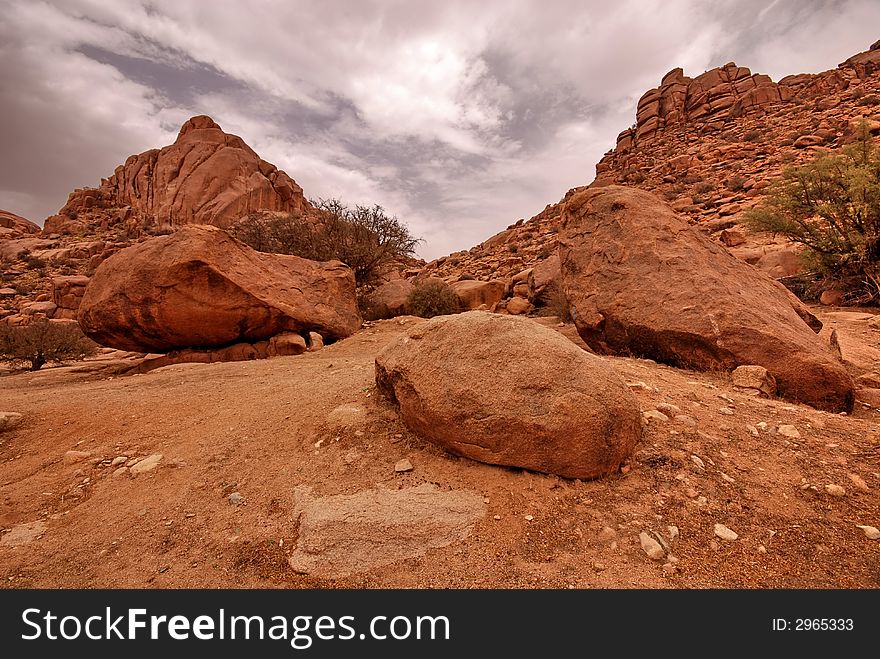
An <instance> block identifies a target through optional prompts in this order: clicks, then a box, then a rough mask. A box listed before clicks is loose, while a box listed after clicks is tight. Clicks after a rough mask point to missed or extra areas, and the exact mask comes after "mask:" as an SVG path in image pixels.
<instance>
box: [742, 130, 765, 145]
mask: <svg viewBox="0 0 880 659" xmlns="http://www.w3.org/2000/svg"><path fill="white" fill-rule="evenodd" d="M760 141H761V131H759V130H747V131H746V132H745V133H744V134H743V142H760Z"/></svg>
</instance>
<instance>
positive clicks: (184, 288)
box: [77, 226, 361, 352]
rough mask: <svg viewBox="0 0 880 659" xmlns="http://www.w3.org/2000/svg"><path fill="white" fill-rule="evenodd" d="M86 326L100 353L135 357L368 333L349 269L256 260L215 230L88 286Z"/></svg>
mask: <svg viewBox="0 0 880 659" xmlns="http://www.w3.org/2000/svg"><path fill="white" fill-rule="evenodd" d="M77 319H78V320H79V323H80V325H81V326H82V329H83V331H84V332H85V333H86V335H87V336H88V337H89V338H91V339H93V340H94V341H96V342H98V343H100V344H101V345H105V346H110V347H112V348H119V349H120V350H132V351H136V352H168V351H171V350H175V349H179V348H189V347H199V348H211V347H220V346H227V345H231V344H234V343H239V342H242V341H245V342H251V343H253V342H257V341H262V340H265V339H269V338H270V337H272V336H274V335H276V334H280V333H282V332H300V333H302V332H305V333H308V332H309V331H316V332H318V333H320V334H321V335H323V336H324V337H328V338H332V339H338V338H343V337H346V336H348V335H350V334H352V333H354V332H355V331H356V330H357V329H358V327H360V324H361V318H360V316H359V315H358V310H357V301H356V298H355V283H354V274H353V273H352V271H351V269H350V268H349V267H348V266H346V265H344V264H342V263H340V262H338V261H330V262H327V263H319V262H317V261H309V260H307V259H301V258H299V257H296V256H284V255H279V254H264V253H262V252H257V251H254V250H253V249H251V248H250V247H248V246H246V245H244V244H243V243H241V242H239V241H238V240H236V239H234V238H232V237H231V236H230V235H229V234H227V233H226V232H225V231H222V230H221V229H218V228H215V227H210V226H187V227H183V228H181V229H180V230H179V231H176V232H175V233H173V234H171V235H168V236H161V237H158V238H152V239H150V240H147V241H145V242H142V243H139V244H137V245H134V246H132V247H129V248H127V249H124V250H122V251H120V252H117V253H116V254H114V255H113V256H111V257H110V258H109V259H107V260H106V261H104V262H103V263H102V264H101V265H100V266H99V267H98V269H97V270H96V271H95V274H94V275H93V276H92V278H91V279H90V280H89V283H88V286H87V287H86V291H85V294H84V295H83V297H82V300H81V302H80V304H79V309H78V311H77Z"/></svg>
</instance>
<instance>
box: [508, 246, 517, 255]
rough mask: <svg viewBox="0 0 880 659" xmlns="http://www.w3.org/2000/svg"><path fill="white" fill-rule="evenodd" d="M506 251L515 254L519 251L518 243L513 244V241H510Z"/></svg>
mask: <svg viewBox="0 0 880 659" xmlns="http://www.w3.org/2000/svg"><path fill="white" fill-rule="evenodd" d="M507 251H508V252H510V253H511V254H516V253H517V252H518V251H519V245H515V244H514V243H510V244H509V245H508V246H507Z"/></svg>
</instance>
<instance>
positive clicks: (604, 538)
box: [597, 526, 617, 542]
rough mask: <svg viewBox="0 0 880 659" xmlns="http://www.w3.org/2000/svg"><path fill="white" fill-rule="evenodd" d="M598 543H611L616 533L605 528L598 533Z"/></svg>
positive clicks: (609, 528) (607, 527)
mask: <svg viewBox="0 0 880 659" xmlns="http://www.w3.org/2000/svg"><path fill="white" fill-rule="evenodd" d="M597 537H598V538H599V542H611V541H612V540H614V539H615V538H616V537H617V531H615V530H614V529H612V528H611V527H610V526H605V527H603V528H602V530H601V531H599V535H598V536H597Z"/></svg>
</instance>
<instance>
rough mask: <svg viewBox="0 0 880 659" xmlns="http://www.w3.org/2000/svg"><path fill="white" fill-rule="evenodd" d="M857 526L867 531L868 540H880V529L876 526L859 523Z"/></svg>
mask: <svg viewBox="0 0 880 659" xmlns="http://www.w3.org/2000/svg"><path fill="white" fill-rule="evenodd" d="M856 528H860V529H862V531H864V532H865V537H866V538H868V540H880V529H878V528H877V527H876V526H863V525H861V524H859V525H858V526H857V527H856Z"/></svg>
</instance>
